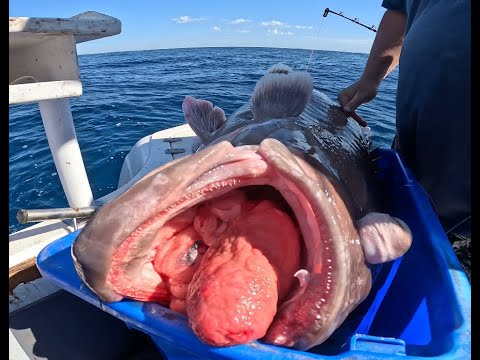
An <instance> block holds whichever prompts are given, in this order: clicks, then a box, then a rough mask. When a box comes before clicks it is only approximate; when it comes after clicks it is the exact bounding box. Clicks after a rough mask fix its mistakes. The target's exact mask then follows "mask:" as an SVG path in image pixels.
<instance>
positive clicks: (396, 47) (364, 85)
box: [338, 10, 407, 125]
mask: <svg viewBox="0 0 480 360" xmlns="http://www.w3.org/2000/svg"><path fill="white" fill-rule="evenodd" d="M406 22H407V17H406V15H405V14H404V13H403V12H400V11H394V10H387V11H385V14H384V15H383V18H382V21H381V22H380V25H379V27H378V31H377V35H376V36H375V40H374V42H373V45H372V49H371V51H370V55H369V57H368V60H367V64H366V66H365V70H364V71H363V74H362V76H361V77H360V79H359V80H358V81H357V82H355V83H354V84H352V85H350V86H349V87H347V88H346V89H344V90H342V91H341V92H340V93H339V94H338V102H339V103H340V106H341V107H342V108H343V110H345V111H346V112H347V113H353V112H354V111H355V109H356V108H358V107H359V106H360V105H361V104H363V103H366V102H368V101H370V100H372V99H373V98H374V97H375V96H376V95H377V90H378V87H379V85H380V83H381V82H382V80H383V79H384V78H385V77H386V76H387V75H388V74H389V73H390V72H391V71H392V70H393V69H394V68H395V67H396V66H397V65H398V61H399V58H400V52H401V50H402V44H403V38H404V34H405V27H406ZM353 115H354V116H353ZM352 116H353V117H354V118H355V119H356V120H357V121H359V122H360V123H361V124H362V122H363V123H364V121H363V120H362V119H361V118H360V117H359V116H358V115H356V114H352ZM359 119H360V120H359ZM362 125H363V124H362ZM365 125H366V124H365Z"/></svg>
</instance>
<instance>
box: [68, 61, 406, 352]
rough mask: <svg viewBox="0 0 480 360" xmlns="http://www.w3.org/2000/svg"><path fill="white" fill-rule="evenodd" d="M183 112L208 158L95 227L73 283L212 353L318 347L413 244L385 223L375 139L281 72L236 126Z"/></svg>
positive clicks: (128, 197)
mask: <svg viewBox="0 0 480 360" xmlns="http://www.w3.org/2000/svg"><path fill="white" fill-rule="evenodd" d="M183 111H184V115H185V118H186V120H187V122H188V123H189V124H190V126H191V127H192V129H193V130H194V131H195V132H196V134H197V135H198V138H199V139H200V140H201V146H200V148H199V149H198V150H197V151H196V152H195V153H194V154H192V155H189V156H186V157H184V158H181V159H178V160H175V161H172V162H170V163H167V164H165V165H163V166H161V167H159V168H158V169H156V170H154V171H152V172H151V173H149V174H147V175H146V176H145V177H144V178H142V179H141V180H140V181H138V182H137V183H135V184H134V185H133V186H132V187H131V188H130V189H129V190H127V191H126V192H125V193H123V194H122V195H120V196H119V197H118V198H116V199H114V200H113V201H111V202H110V203H107V204H106V205H104V206H103V207H102V208H101V209H100V210H99V211H98V212H97V213H96V214H95V216H94V217H93V218H92V219H91V220H90V221H89V223H88V224H87V226H86V227H85V228H84V229H83V230H82V231H81V233H80V234H79V236H78V237H77V239H76V241H75V243H74V244H73V247H72V256H73V258H74V263H75V266H76V269H77V272H78V273H79V275H80V276H81V277H82V279H83V280H84V281H85V283H86V284H87V285H88V286H89V287H90V288H91V289H92V290H93V291H94V292H95V293H96V294H97V295H98V296H99V297H101V298H102V299H103V300H105V301H119V300H121V299H123V298H124V297H127V298H133V299H137V300H141V301H155V302H158V303H161V304H164V305H167V306H170V308H172V309H174V310H176V311H179V312H183V313H185V314H186V315H187V316H188V318H189V324H190V326H191V328H192V329H193V331H194V332H195V333H196V334H197V335H198V336H199V337H200V338H201V339H202V340H203V341H205V342H206V343H209V344H212V345H217V346H229V345H235V344H242V343H247V342H249V341H252V340H257V339H261V340H262V341H265V342H267V343H271V344H275V345H279V346H286V347H293V348H297V349H302V350H305V349H309V348H311V347H313V346H315V345H318V344H321V343H322V342H323V341H325V340H326V339H327V338H328V337H329V336H330V335H331V334H332V333H333V331H335V329H337V328H338V327H339V326H340V325H341V324H342V322H343V321H344V320H345V318H346V317H347V316H348V314H349V313H350V312H352V311H353V309H355V307H356V306H357V305H358V304H359V303H361V302H362V301H363V300H364V299H365V298H366V296H367V295H368V294H369V292H370V290H371V284H372V274H371V270H370V264H377V263H382V262H386V261H390V260H393V259H395V258H397V257H399V256H401V255H403V254H404V253H405V252H406V251H407V250H408V248H409V246H410V244H411V241H412V237H411V233H410V231H409V228H408V226H407V225H406V224H405V223H404V222H403V221H401V220H400V219H397V218H394V217H391V216H390V215H388V214H384V213H381V212H378V211H379V204H380V202H381V199H379V198H378V195H377V193H376V191H375V181H374V176H373V175H374V174H373V166H372V160H371V157H370V145H371V144H370V138H369V134H368V131H366V129H365V128H362V127H361V126H360V125H359V124H358V123H357V122H355V121H354V120H353V119H352V118H350V117H348V115H347V114H345V113H344V112H343V111H342V110H341V109H340V107H339V106H338V105H337V104H335V103H334V102H333V101H331V100H330V99H329V98H328V97H327V96H326V95H324V94H323V93H321V92H319V91H317V90H315V89H314V87H313V80H312V78H311V76H310V75H309V74H308V73H306V72H295V71H292V70H291V69H290V68H288V67H286V66H284V65H275V66H273V67H272V68H270V69H269V71H268V72H267V73H266V74H265V75H264V76H263V77H262V78H261V79H260V80H259V82H258V83H257V85H256V87H255V89H254V92H253V94H252V97H251V100H250V102H249V103H248V104H245V106H243V107H241V108H240V109H238V110H237V111H236V112H235V113H234V114H232V115H231V116H230V117H229V118H228V119H227V118H226V116H225V113H224V112H223V110H221V109H220V108H218V107H215V106H213V104H212V103H211V102H209V101H206V100H197V99H195V98H193V97H190V96H189V97H186V98H185V100H184V102H183Z"/></svg>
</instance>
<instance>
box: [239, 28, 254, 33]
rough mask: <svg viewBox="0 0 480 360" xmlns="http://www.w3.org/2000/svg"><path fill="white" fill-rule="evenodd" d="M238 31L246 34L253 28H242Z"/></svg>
mask: <svg viewBox="0 0 480 360" xmlns="http://www.w3.org/2000/svg"><path fill="white" fill-rule="evenodd" d="M238 32H239V33H243V34H246V33H249V32H251V30H246V29H241V30H238Z"/></svg>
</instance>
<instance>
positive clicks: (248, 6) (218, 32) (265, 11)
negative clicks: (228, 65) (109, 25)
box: [9, 0, 384, 54]
mask: <svg viewBox="0 0 480 360" xmlns="http://www.w3.org/2000/svg"><path fill="white" fill-rule="evenodd" d="M326 7H328V8H330V9H332V10H334V11H337V12H340V11H342V12H343V14H344V15H345V16H348V17H351V18H358V19H359V21H360V22H362V23H364V24H366V25H368V26H370V25H375V26H378V24H379V22H380V19H381V17H382V15H383V12H384V9H383V8H382V7H381V1H380V0H337V1H320V0H318V1H314V0H241V1H240V0H239V1H234V0H223V1H219V0H204V1H201V0H156V1H153V0H136V1H134V0H117V1H114V0H109V1H101V0H81V1H67V0H45V1H39V0H10V10H9V14H10V16H26V17H70V16H73V15H76V14H78V13H81V12H84V11H97V12H100V13H104V14H106V15H110V16H114V17H116V18H118V19H120V20H121V22H122V33H121V34H119V35H116V36H113V37H110V38H105V39H100V40H95V41H92V42H87V43H82V44H79V45H78V52H79V54H87V53H100V52H111V51H127V50H148V49H165V48H181V47H204V46H266V47H287V48H305V49H321V50H338V51H349V52H363V53H368V52H369V51H370V47H371V44H372V42H373V39H374V37H375V33H374V32H373V31H370V30H367V29H365V28H363V27H361V26H359V25H356V24H354V23H352V22H350V21H348V20H346V19H343V18H341V17H339V16H336V15H334V14H329V15H328V16H327V17H326V18H323V16H322V15H323V11H324V9H325V8H326Z"/></svg>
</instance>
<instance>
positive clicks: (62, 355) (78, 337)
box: [9, 290, 165, 360]
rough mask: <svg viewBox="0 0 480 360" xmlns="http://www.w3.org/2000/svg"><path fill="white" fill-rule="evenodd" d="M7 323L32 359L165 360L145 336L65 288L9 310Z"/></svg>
mask: <svg viewBox="0 0 480 360" xmlns="http://www.w3.org/2000/svg"><path fill="white" fill-rule="evenodd" d="M9 323H10V329H11V330H12V332H13V334H14V335H15V337H16V338H17V340H18V342H19V343H20V345H21V346H22V348H23V349H24V351H25V352H26V354H27V355H28V356H29V357H30V358H31V359H39V360H40V359H41V360H43V359H48V360H65V359H69V360H85V359H89V360H97V359H98V360H100V359H101V360H114V359H115V360H120V359H122V360H150V359H152V360H153V359H165V357H163V356H162V354H161V353H160V352H159V351H158V350H157V349H156V347H155V345H154V344H153V342H152V341H151V340H150V338H149V337H148V336H147V335H145V334H143V333H141V332H139V331H137V330H133V329H128V328H127V326H126V325H125V323H124V322H123V321H121V320H118V319H116V318H115V317H113V316H112V315H109V314H107V313H104V312H103V311H101V310H100V309H98V308H96V307H95V306H93V305H91V304H89V303H87V302H85V301H83V300H81V299H79V298H77V297H76V296H74V295H72V294H70V293H68V292H66V291H64V290H61V291H58V292H57V293H55V294H52V295H50V296H48V297H47V298H45V299H43V300H41V301H39V302H37V303H35V304H33V305H30V306H27V307H25V308H22V309H20V310H17V311H15V312H13V313H11V314H10V316H9Z"/></svg>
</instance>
